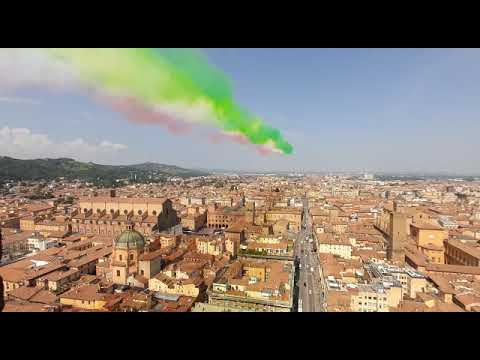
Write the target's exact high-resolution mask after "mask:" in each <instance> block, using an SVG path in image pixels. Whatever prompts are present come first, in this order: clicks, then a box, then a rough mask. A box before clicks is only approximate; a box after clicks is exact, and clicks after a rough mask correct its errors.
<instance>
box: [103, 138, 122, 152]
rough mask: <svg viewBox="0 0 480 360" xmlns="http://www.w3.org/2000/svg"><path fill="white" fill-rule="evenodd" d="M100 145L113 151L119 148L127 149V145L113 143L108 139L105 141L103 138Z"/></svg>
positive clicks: (119, 149)
mask: <svg viewBox="0 0 480 360" xmlns="http://www.w3.org/2000/svg"><path fill="white" fill-rule="evenodd" d="M100 147H102V148H104V149H111V150H114V151H121V150H126V149H127V145H123V144H113V143H111V142H110V141H105V140H104V141H102V142H101V143H100Z"/></svg>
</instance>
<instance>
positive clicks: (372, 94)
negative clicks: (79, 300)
mask: <svg viewBox="0 0 480 360" xmlns="http://www.w3.org/2000/svg"><path fill="white" fill-rule="evenodd" d="M205 52H206V53H207V55H208V57H209V59H210V61H211V62H212V63H213V64H215V65H216V66H217V67H219V68H220V69H222V70H223V71H224V72H225V73H226V74H227V75H228V76H229V77H230V78H231V80H232V83H233V86H234V90H235V94H236V98H237V100H238V102H239V103H241V104H242V105H244V106H245V107H247V108H248V109H250V110H251V111H252V112H254V113H256V114H258V115H260V116H261V117H263V118H264V119H265V120H266V121H267V122H268V123H269V124H271V125H272V126H274V127H276V128H278V129H280V130H281V131H282V133H283V134H284V136H285V137H286V138H287V140H289V141H290V142H291V143H292V144H293V146H294V148H295V150H294V154H293V155H290V156H281V155H270V156H260V155H258V153H257V152H256V151H255V150H254V149H252V148H251V147H246V146H242V145H238V144H233V143H222V144H215V145H214V144H211V143H210V142H209V141H208V140H207V139H206V136H205V135H204V134H203V133H202V132H194V133H193V134H191V135H188V136H174V135H171V134H170V133H168V132H167V131H165V129H164V128H162V127H156V126H152V125H148V126H147V125H138V124H133V123H130V122H128V121H126V120H125V119H124V118H122V116H121V115H119V114H117V113H115V112H113V111H111V110H110V109H108V108H106V107H103V106H101V105H99V104H96V103H94V102H92V101H91V100H90V99H88V98H85V97H82V96H77V95H75V94H61V93H60V94H59V93H57V94H53V93H50V92H48V91H41V90H35V91H33V90H29V91H27V90H22V91H21V92H19V91H16V92H13V91H12V90H10V89H7V88H4V87H2V82H1V74H0V152H1V154H2V155H10V156H15V157H20V158H34V157H45V156H49V157H56V156H70V157H74V158H77V159H79V160H83V161H94V162H98V163H113V164H129V163H138V162H143V161H155V162H161V163H168V164H176V165H180V166H185V167H203V168H226V169H242V170H292V171H308V170H315V171H318V170H327V171H329V170H366V171H397V170H400V171H405V170H410V171H456V172H474V173H480V163H479V162H478V161H475V155H476V152H477V151H478V148H479V146H478V139H477V137H478V134H480V126H479V119H480V117H479V116H480V102H479V101H478V94H479V93H480V62H479V60H480V50H478V49H206V50H205ZM18 129H24V130H18ZM25 129H26V130H25ZM12 139H14V140H12Z"/></svg>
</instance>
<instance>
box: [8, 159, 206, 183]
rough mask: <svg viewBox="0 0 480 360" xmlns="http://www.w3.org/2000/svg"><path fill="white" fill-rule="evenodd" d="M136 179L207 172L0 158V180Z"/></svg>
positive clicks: (140, 165)
mask: <svg viewBox="0 0 480 360" xmlns="http://www.w3.org/2000/svg"><path fill="white" fill-rule="evenodd" d="M135 175H136V177H137V181H139V182H143V181H148V180H159V179H162V178H165V177H168V176H178V177H192V176H203V175H208V173H207V172H203V171H198V170H190V169H184V168H180V167H178V166H173V165H164V164H156V163H144V164H138V165H126V166H123V165H120V166H115V165H99V164H94V163H84V162H79V161H75V160H73V159H68V158H60V159H35V160H19V159H14V158H10V157H0V180H1V181H5V180H17V181H18V180H22V181H29V180H43V179H44V180H52V179H56V178H60V177H64V178H67V179H80V180H85V181H92V182H100V183H107V184H110V183H111V182H114V181H116V180H117V179H132V178H134V177H135Z"/></svg>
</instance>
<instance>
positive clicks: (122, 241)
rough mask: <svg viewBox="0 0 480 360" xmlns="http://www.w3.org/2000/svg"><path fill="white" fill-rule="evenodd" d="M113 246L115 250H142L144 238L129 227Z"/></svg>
mask: <svg viewBox="0 0 480 360" xmlns="http://www.w3.org/2000/svg"><path fill="white" fill-rule="evenodd" d="M114 245H115V247H116V248H123V249H143V248H144V246H145V238H144V237H143V235H142V234H140V233H139V232H138V231H135V230H133V227H131V226H129V227H128V228H127V230H125V231H124V232H122V233H121V234H120V236H119V237H118V238H116V239H115V243H114Z"/></svg>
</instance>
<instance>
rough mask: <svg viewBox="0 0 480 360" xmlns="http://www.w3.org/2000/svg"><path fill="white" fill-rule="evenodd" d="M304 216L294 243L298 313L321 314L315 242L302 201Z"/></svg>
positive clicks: (318, 270)
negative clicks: (297, 267) (297, 266)
mask: <svg viewBox="0 0 480 360" xmlns="http://www.w3.org/2000/svg"><path fill="white" fill-rule="evenodd" d="M304 211H305V216H304V220H303V224H302V225H303V226H302V229H301V230H300V232H299V234H298V237H297V241H296V243H295V256H296V257H297V258H298V260H299V264H300V265H299V266H300V270H299V272H300V273H299V277H298V283H297V284H298V288H299V306H298V308H299V309H298V311H302V312H322V311H325V305H324V302H323V300H324V299H323V296H324V295H323V290H322V279H321V272H320V264H319V259H318V254H317V253H316V252H314V249H316V244H315V241H312V242H310V241H309V239H311V238H312V224H311V222H310V217H309V211H308V202H307V200H306V199H305V200H304Z"/></svg>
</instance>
